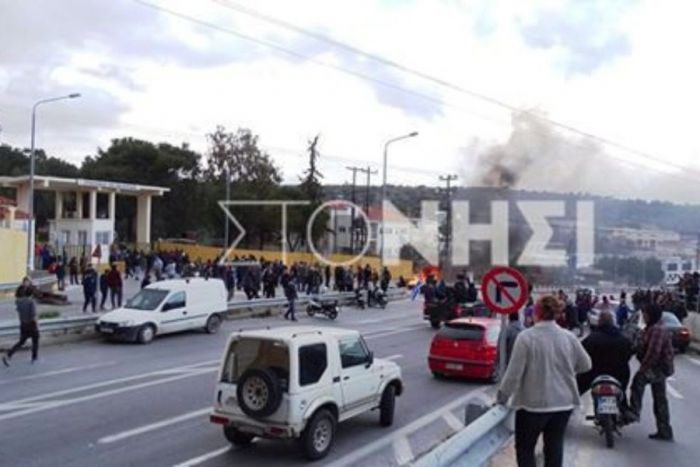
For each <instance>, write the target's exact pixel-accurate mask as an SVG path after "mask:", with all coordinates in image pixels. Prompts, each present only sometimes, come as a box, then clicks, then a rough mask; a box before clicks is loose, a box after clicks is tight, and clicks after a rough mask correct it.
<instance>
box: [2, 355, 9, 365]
mask: <svg viewBox="0 0 700 467" xmlns="http://www.w3.org/2000/svg"><path fill="white" fill-rule="evenodd" d="M2 363H4V364H5V366H6V367H9V366H10V358H9V357H8V356H7V355H4V356H3V357H2Z"/></svg>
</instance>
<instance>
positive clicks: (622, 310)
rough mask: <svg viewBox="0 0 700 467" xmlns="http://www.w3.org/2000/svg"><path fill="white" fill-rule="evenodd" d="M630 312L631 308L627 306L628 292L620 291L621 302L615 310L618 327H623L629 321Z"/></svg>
mask: <svg viewBox="0 0 700 467" xmlns="http://www.w3.org/2000/svg"><path fill="white" fill-rule="evenodd" d="M629 314H630V310H629V308H628V307H627V294H626V293H625V292H624V291H622V293H620V304H619V305H618V306H617V310H615V322H616V323H617V327H618V328H620V329H622V327H623V326H624V325H625V323H627V319H628V318H629Z"/></svg>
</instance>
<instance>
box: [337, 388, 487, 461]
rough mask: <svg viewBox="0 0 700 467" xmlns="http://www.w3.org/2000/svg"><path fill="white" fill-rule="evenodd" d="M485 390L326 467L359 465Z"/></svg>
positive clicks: (454, 401) (457, 400) (436, 411)
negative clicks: (374, 453)
mask: <svg viewBox="0 0 700 467" xmlns="http://www.w3.org/2000/svg"><path fill="white" fill-rule="evenodd" d="M483 392H484V390H483V389H475V390H473V391H471V392H468V393H466V394H464V395H463V396H462V397H460V398H458V399H455V400H453V401H452V402H450V403H449V404H447V405H444V406H442V407H440V408H438V409H437V410H434V411H432V412H430V413H427V414H425V415H423V416H422V417H419V418H417V419H415V420H413V421H412V422H411V423H409V424H408V425H404V426H403V427H401V428H398V429H396V430H394V431H392V432H391V433H389V434H387V435H384V436H382V437H381V438H379V439H377V440H375V441H373V442H371V443H369V444H365V445H364V446H362V447H361V448H359V449H355V450H354V451H352V452H350V453H348V454H346V455H345V456H343V457H341V458H340V459H337V460H335V461H333V462H331V463H328V464H326V467H343V466H346V465H353V464H358V461H360V460H361V459H364V458H365V457H367V456H368V455H370V454H372V453H373V452H375V451H377V450H379V449H381V448H383V447H385V446H387V445H390V444H392V443H393V442H394V441H396V440H397V439H399V438H403V437H405V436H408V435H410V434H411V433H414V432H415V431H417V430H419V429H420V428H422V427H424V426H426V425H429V424H430V423H433V422H434V421H435V420H437V419H438V418H440V417H442V416H443V415H445V413H447V412H451V411H453V410H454V409H456V408H457V407H459V406H461V405H464V404H465V403H466V402H467V401H469V400H471V399H473V398H474V397H476V396H477V395H481V394H483Z"/></svg>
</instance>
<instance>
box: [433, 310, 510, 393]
mask: <svg viewBox="0 0 700 467" xmlns="http://www.w3.org/2000/svg"><path fill="white" fill-rule="evenodd" d="M500 332H501V323H500V321H499V320H496V319H491V318H458V319H455V320H452V321H450V322H448V323H446V324H445V326H443V327H442V329H440V330H439V331H438V333H437V334H436V335H435V337H433V341H432V343H431V344H430V354H429V355H428V366H429V367H430V371H431V372H432V373H433V376H435V377H436V378H439V377H443V376H460V377H464V378H478V379H487V380H490V381H492V382H495V381H496V379H497V378H498V371H497V365H498V356H497V352H498V335H499V333H500Z"/></svg>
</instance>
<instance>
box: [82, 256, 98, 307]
mask: <svg viewBox="0 0 700 467" xmlns="http://www.w3.org/2000/svg"><path fill="white" fill-rule="evenodd" d="M97 282H98V278H97V273H96V272H95V268H93V267H92V264H88V265H87V267H86V269H85V274H83V297H84V298H85V301H84V302H83V313H85V312H86V311H87V308H88V305H92V312H93V313H95V312H96V311H97V310H96V307H97V298H96V297H95V295H96V294H97Z"/></svg>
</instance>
